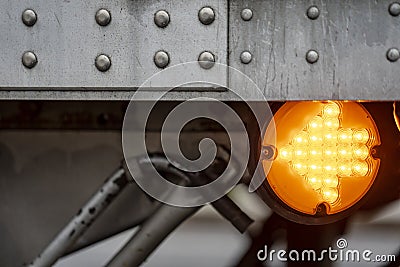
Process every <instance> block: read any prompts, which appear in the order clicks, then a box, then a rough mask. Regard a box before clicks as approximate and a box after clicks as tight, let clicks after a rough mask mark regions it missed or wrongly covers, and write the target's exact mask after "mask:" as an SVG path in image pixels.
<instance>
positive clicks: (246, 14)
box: [240, 8, 253, 21]
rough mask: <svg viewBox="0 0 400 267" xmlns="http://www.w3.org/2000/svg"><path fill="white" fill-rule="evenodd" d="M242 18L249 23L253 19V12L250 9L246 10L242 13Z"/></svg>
mask: <svg viewBox="0 0 400 267" xmlns="http://www.w3.org/2000/svg"><path fill="white" fill-rule="evenodd" d="M240 16H241V17H242V20H244V21H249V20H251V18H252V17H253V11H251V9H249V8H245V9H243V10H242V12H241V13H240Z"/></svg>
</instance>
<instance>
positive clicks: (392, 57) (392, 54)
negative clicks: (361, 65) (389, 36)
mask: <svg viewBox="0 0 400 267" xmlns="http://www.w3.org/2000/svg"><path fill="white" fill-rule="evenodd" d="M386 57H387V59H388V60H389V61H391V62H395V61H397V60H399V58H400V52H399V49H397V48H390V49H389V50H388V51H387V53H386Z"/></svg>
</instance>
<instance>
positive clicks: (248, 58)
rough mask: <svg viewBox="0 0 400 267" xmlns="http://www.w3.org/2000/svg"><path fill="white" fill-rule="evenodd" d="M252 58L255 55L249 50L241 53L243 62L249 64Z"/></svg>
mask: <svg viewBox="0 0 400 267" xmlns="http://www.w3.org/2000/svg"><path fill="white" fill-rule="evenodd" d="M252 59H253V56H252V54H251V53H250V52H249V51H243V52H242V54H240V61H242V63H243V64H249V63H250V62H251V60H252Z"/></svg>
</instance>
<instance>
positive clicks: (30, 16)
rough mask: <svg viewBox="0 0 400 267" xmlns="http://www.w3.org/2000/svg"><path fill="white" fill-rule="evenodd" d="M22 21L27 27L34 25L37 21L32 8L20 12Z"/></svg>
mask: <svg viewBox="0 0 400 267" xmlns="http://www.w3.org/2000/svg"><path fill="white" fill-rule="evenodd" d="M22 21H23V22H24V24H25V25H26V26H28V27H31V26H33V25H35V23H36V21H37V15H36V13H35V11H33V10H32V9H26V10H25V11H24V12H23V13H22Z"/></svg>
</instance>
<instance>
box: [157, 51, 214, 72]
mask: <svg viewBox="0 0 400 267" xmlns="http://www.w3.org/2000/svg"><path fill="white" fill-rule="evenodd" d="M198 61H199V65H200V66H201V67H202V68H203V69H211V68H212V67H213V66H214V64H215V56H214V54H213V53H211V52H209V51H204V52H202V53H201V54H200V55H199V58H198ZM169 62H170V59H169V55H168V53H167V52H165V51H163V50H160V51H157V52H156V53H155V54H154V64H156V66H157V67H159V68H161V69H163V68H165V67H167V66H168V64H169Z"/></svg>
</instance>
